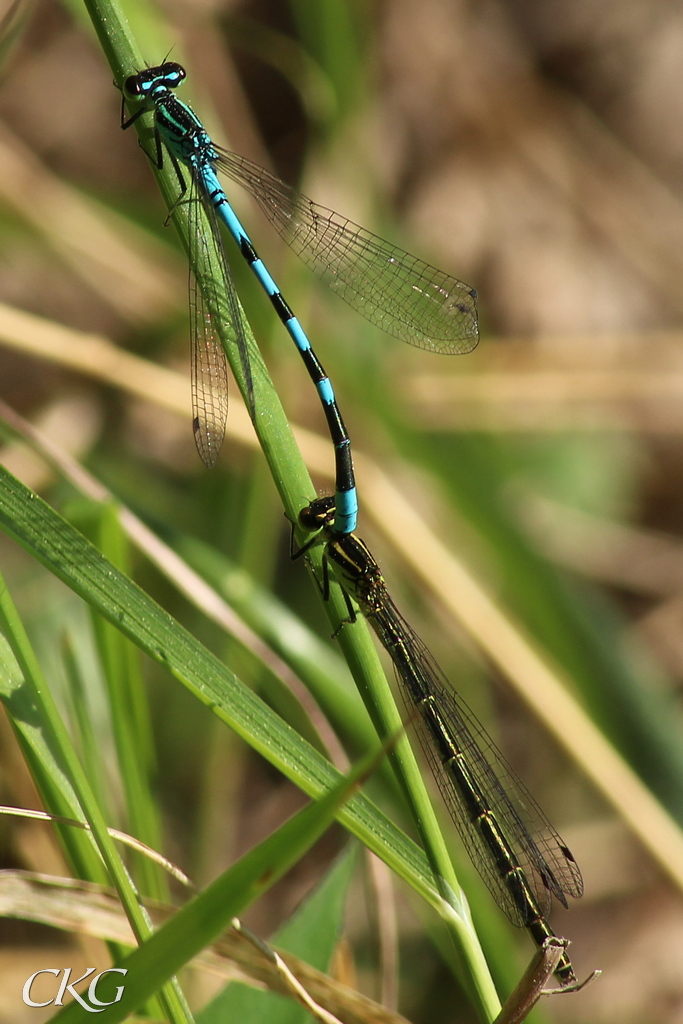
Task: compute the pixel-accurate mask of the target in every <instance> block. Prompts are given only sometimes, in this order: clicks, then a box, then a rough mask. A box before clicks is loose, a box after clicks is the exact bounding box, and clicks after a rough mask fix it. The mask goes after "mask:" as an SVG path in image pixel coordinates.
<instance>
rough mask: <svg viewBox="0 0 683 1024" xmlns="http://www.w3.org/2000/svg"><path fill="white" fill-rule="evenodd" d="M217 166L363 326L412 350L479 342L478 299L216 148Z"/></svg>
mask: <svg viewBox="0 0 683 1024" xmlns="http://www.w3.org/2000/svg"><path fill="white" fill-rule="evenodd" d="M216 149H217V152H218V153H219V154H220V155H219V158H218V161H217V166H218V167H219V168H220V169H221V170H222V171H223V172H224V173H225V174H226V175H227V176H228V177H229V178H231V179H232V180H233V181H236V182H237V183H238V184H240V185H242V186H243V187H244V188H246V189H247V191H248V192H250V193H251V194H252V195H253V197H254V198H255V199H256V201H257V202H258V204H259V206H260V207H261V209H262V210H263V212H264V213H265V215H266V217H268V219H269V220H270V222H271V223H272V224H273V226H274V227H275V229H276V230H277V231H278V233H279V234H280V235H281V236H282V237H283V238H284V240H285V241H286V242H287V244H288V245H289V246H290V247H291V248H292V250H293V251H294V252H295V253H296V254H297V256H299V257H300V258H301V259H302V260H303V261H304V263H305V264H306V265H307V266H308V267H309V268H310V269H311V270H312V271H313V272H314V273H315V274H317V275H318V277H320V278H321V279H322V280H323V281H325V282H326V283H327V284H328V285H329V286H330V288H332V290H333V291H335V292H336V293H337V294H338V295H340V296H341V297H342V298H343V299H344V300H345V301H346V302H348V303H349V305H351V306H353V307H354V309H356V310H358V312H359V313H361V314H362V316H364V317H365V318H366V319H367V320H369V321H370V323H373V324H375V325H376V326H378V327H380V328H381V329H382V330H384V331H386V332H387V333H388V334H392V335H394V336H395V337H397V338H399V339H400V340H401V341H405V342H408V344H410V345H415V346H416V347H417V348H424V349H428V350H430V351H432V352H440V353H445V354H455V353H466V352H471V350H472V349H473V348H474V347H475V346H476V344H477V341H478V340H479V332H478V325H477V293H476V292H475V290H474V289H473V288H470V287H469V285H466V284H463V282H462V281H458V280H457V279H456V278H454V277H449V275H448V274H444V273H443V271H441V270H437V269H436V268H435V267H432V266H430V265H429V264H428V263H424V262H423V261H422V260H420V259H418V258H417V257H416V256H411V255H410V253H407V252H404V250H403V249H399V248H398V247H397V246H395V245H391V244H390V243H389V242H385V241H384V240H383V239H381V238H379V237H378V236H377V235H373V234H372V232H370V231H367V230H366V229H365V228H362V227H359V225H358V224H354V223H353V221H350V220H347V219H346V218H345V217H341V216H340V215H339V214H338V213H334V212H333V211H332V210H328V209H326V208H325V207H324V206H318V204H317V203H314V202H313V201H312V200H310V199H308V198H307V197H306V196H304V195H302V194H301V193H300V192H297V191H296V190H295V189H292V188H290V187H289V185H285V183H284V182H282V181H280V179H279V178H276V177H275V176H274V175H272V174H270V173H269V172H268V171H266V170H265V169H264V168H263V167H259V165H258V164H254V163H252V162H251V161H250V160H247V159H245V158H244V157H241V156H238V155H237V154H235V153H230V152H228V151H227V150H223V149H219V148H218V147H216Z"/></svg>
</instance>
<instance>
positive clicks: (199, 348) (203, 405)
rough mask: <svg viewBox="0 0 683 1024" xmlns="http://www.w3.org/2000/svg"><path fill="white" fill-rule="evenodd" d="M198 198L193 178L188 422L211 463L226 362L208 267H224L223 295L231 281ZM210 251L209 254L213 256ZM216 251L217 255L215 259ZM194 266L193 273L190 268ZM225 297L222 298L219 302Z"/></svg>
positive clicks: (224, 405)
mask: <svg viewBox="0 0 683 1024" xmlns="http://www.w3.org/2000/svg"><path fill="white" fill-rule="evenodd" d="M199 210H200V200H199V196H198V194H197V188H196V183H195V182H194V181H193V183H192V188H191V191H190V199H189V229H190V278H189V289H188V292H189V304H190V364H191V376H192V428H193V430H194V439H195V443H196V445H197V451H198V452H199V455H200V457H201V459H202V461H203V462H204V464H205V465H206V466H207V467H208V468H209V469H211V467H212V466H213V465H214V464H215V462H216V459H217V458H218V453H219V451H220V448H221V445H222V443H223V437H224V435H225V424H226V421H227V417H228V368H227V363H226V358H225V351H224V349H223V345H222V343H221V340H220V336H219V334H218V330H217V326H216V317H217V316H218V312H217V311H218V310H220V308H221V299H222V296H220V295H219V294H218V289H217V288H216V282H215V279H214V277H213V275H211V274H209V273H208V271H209V268H210V266H211V264H212V263H213V266H216V265H219V266H222V267H223V274H222V276H223V278H224V280H223V282H222V285H223V290H224V291H225V294H226V295H227V294H228V292H229V290H230V289H231V287H232V284H231V282H230V280H229V278H228V276H227V267H225V258H224V257H222V258H221V256H222V250H221V243H220V237H219V236H217V235H216V233H215V232H213V231H212V232H211V236H210V237H208V238H207V235H206V232H205V231H204V228H203V225H202V222H201V221H200V218H199ZM212 256H213V257H214V259H213V260H212ZM216 257H217V259H216ZM193 267H194V268H196V273H195V272H193V270H192V268H193ZM224 304H225V300H223V305H224Z"/></svg>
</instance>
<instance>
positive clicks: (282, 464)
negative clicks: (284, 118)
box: [84, 0, 498, 1020]
mask: <svg viewBox="0 0 683 1024" xmlns="http://www.w3.org/2000/svg"><path fill="white" fill-rule="evenodd" d="M84 2H85V5H86V8H87V10H88V12H89V14H90V17H91V18H92V20H93V24H94V25H95V29H96V31H97V34H98V37H99V38H100V41H101V42H102V45H103V48H104V51H105V53H106V55H107V57H108V59H109V61H110V64H111V67H112V70H113V72H114V80H115V82H117V83H118V84H121V83H122V82H123V81H125V78H126V77H127V76H128V75H130V74H132V73H134V72H136V71H137V70H139V68H140V67H144V66H145V62H144V61H143V59H142V58H141V56H140V55H139V54H138V52H137V49H136V47H135V44H134V42H133V40H132V38H131V36H130V33H129V31H128V27H127V25H126V24H125V21H124V20H123V18H122V15H121V11H120V8H119V5H118V4H117V3H116V2H115V0H84ZM145 122H149V117H148V116H145V117H141V118H139V119H138V121H137V122H136V127H137V128H138V130H139V133H140V138H141V141H142V144H143V146H144V147H145V149H146V151H148V152H151V151H153V150H152V148H151V144H152V138H151V133H150V129H149V127H148V126H147V125H146V124H145ZM153 169H154V171H155V173H156V176H157V180H158V182H159V185H160V188H161V191H162V194H163V196H164V199H165V202H166V204H167V206H168V209H169V211H171V216H172V219H173V221H174V224H175V226H176V229H177V230H178V232H179V235H180V238H181V241H182V244H183V247H184V248H185V251H186V253H187V254H188V257H189V256H190V248H191V247H190V245H189V233H188V227H189V225H188V211H187V204H183V203H180V204H178V203H177V191H178V183H177V178H176V175H175V171H174V169H173V167H172V166H171V165H170V161H166V162H165V164H164V166H163V167H162V168H161V170H159V171H157V169H156V168H153ZM202 215H203V211H202ZM204 230H205V232H206V233H207V237H208V236H209V232H210V225H209V224H208V221H207V220H205V223H204ZM197 248H199V247H197ZM210 264H211V260H210V259H209V261H208V263H204V262H203V263H202V264H201V265H193V266H192V270H193V273H194V274H195V277H196V280H197V281H198V282H199V283H200V284H201V282H202V281H204V280H206V279H208V278H209V277H213V279H214V282H215V283H216V287H215V288H214V289H212V291H213V293H214V294H220V282H221V280H222V279H221V276H220V272H219V268H218V267H217V266H211V265H210ZM206 298H207V300H208V299H209V298H210V295H207V296H206ZM212 312H214V313H215V314H216V321H217V324H218V329H219V335H220V337H221V341H222V343H223V345H224V347H225V351H226V355H227V358H228V361H229V363H230V367H231V369H232V372H233V375H234V377H235V379H236V381H237V383H238V385H239V387H240V390H241V391H242V394H243V396H244V395H246V383H245V380H244V373H243V367H242V365H241V360H240V358H239V353H238V351H237V345H236V343H235V338H234V336H233V333H232V330H231V328H230V327H229V326H228V322H229V321H228V320H227V318H226V317H225V316H224V313H225V311H224V310H222V309H218V310H215V309H213V308H212ZM221 314H223V315H221ZM247 344H248V355H249V361H250V367H251V373H252V380H253V394H254V406H255V408H256V410H257V415H256V417H255V419H254V429H255V431H256V433H257V436H258V438H259V442H260V444H261V447H262V450H263V452H264V455H265V458H266V460H267V462H268V465H269V467H270V470H271V474H272V476H273V480H274V482H275V485H276V487H277V489H278V492H279V493H280V496H281V498H282V501H283V505H284V508H285V512H286V514H287V516H288V517H289V518H290V520H291V521H292V522H293V523H295V524H297V523H298V514H299V511H300V509H301V508H302V507H304V506H305V505H307V504H308V503H309V501H310V500H311V499H312V498H313V497H314V496H315V491H314V489H313V485H312V483H311V480H310V477H309V475H308V472H307V470H306V466H305V464H304V462H303V459H302V458H301V454H300V452H299V451H298V448H297V446H296V443H295V441H294V438H293V436H292V433H291V430H290V428H289V424H288V422H287V419H286V417H285V414H284V410H283V409H282V405H281V403H280V401H279V397H278V395H277V393H276V392H275V389H274V388H273V385H272V382H271V381H270V378H269V376H268V373H267V370H266V367H265V365H264V363H263V360H262V358H261V355H260V352H259V351H258V347H257V346H256V343H255V341H254V339H253V335H251V333H250V332H249V333H248V335H247ZM299 532H300V531H299ZM321 558H322V552H321V550H320V547H319V546H316V547H314V548H313V549H312V550H311V562H312V563H313V572H314V573H316V572H317V573H318V574H320V569H321ZM327 610H328V615H329V617H330V620H331V622H332V623H333V626H334V627H335V630H336V629H338V628H339V626H340V625H341V623H342V622H343V620H344V616H345V612H346V607H345V603H344V601H343V599H342V596H341V593H337V594H336V595H334V596H333V598H332V599H331V600H330V601H329V602H328V609H327ZM340 644H341V647H342V650H343V652H344V655H345V657H346V658H347V661H348V663H349V666H350V668H351V671H352V673H353V675H354V679H355V680H356V683H357V684H358V686H359V688H360V690H361V693H362V694H363V695H364V699H365V700H366V702H367V703H368V705H369V706H372V707H373V717H374V719H375V721H376V723H377V722H378V723H380V725H381V726H382V728H383V729H384V726H385V725H386V726H389V725H390V723H392V722H393V723H396V722H400V716H399V715H398V711H397V710H396V707H395V703H394V701H393V697H392V694H391V691H390V689H389V687H388V684H387V683H386V679H385V677H384V674H383V671H382V668H381V665H380V663H379V659H378V656H377V652H376V649H375V647H374V644H373V642H372V640H371V638H370V636H369V632H368V629H367V626H366V624H365V623H364V622H360V621H359V622H358V623H356V624H355V625H354V626H353V628H352V629H351V628H345V629H343V630H342V631H341V635H340ZM378 701H379V702H380V703H379V706H378V705H377V702H378ZM383 734H384V735H386V732H384V733H383ZM400 749H401V753H400V754H399V755H397V758H396V763H397V770H398V771H399V772H400V773H401V778H402V785H403V788H404V791H405V792H406V793H407V794H408V799H409V804H410V807H411V810H412V812H413V814H414V815H415V818H416V821H417V823H418V827H419V830H420V835H421V838H422V840H423V842H424V843H425V845H426V848H427V849H428V851H429V853H428V857H429V860H430V863H431V864H432V868H433V870H434V873H435V875H436V878H437V879H438V888H439V890H440V892H441V895H442V897H443V898H444V900H445V902H446V904H448V905H450V906H451V907H452V909H453V911H454V913H453V916H452V917H450V924H451V934H452V935H453V939H454V942H455V946H456V949H457V950H458V954H459V956H458V961H459V964H460V966H461V967H463V966H464V965H465V964H467V967H465V968H464V969H463V970H462V971H461V972H460V974H461V979H462V980H463V982H464V983H465V984H466V986H467V988H468V991H469V992H470V995H471V997H472V998H473V1000H474V1002H475V1004H476V1005H477V1006H478V1007H479V1009H480V1012H481V1013H482V1015H483V1017H484V1019H486V1020H488V1019H491V1018H492V1016H495V1014H496V1013H497V1012H498V1000H497V996H496V994H495V989H494V987H493V983H492V981H491V978H490V975H489V974H488V971H487V970H486V969H485V966H484V961H483V955H482V954H481V950H480V949H479V950H478V952H476V954H475V951H474V948H473V930H472V928H471V923H470V922H469V914H468V912H467V911H466V910H464V907H463V903H462V900H461V899H460V898H459V895H458V894H459V893H460V889H459V885H458V882H457V879H456V877H455V873H454V871H453V866H452V863H451V861H450V858H449V856H448V853H447V851H446V848H445V843H444V841H443V837H442V835H441V833H440V830H439V827H438V823H437V821H436V817H435V814H434V811H433V808H432V806H431V803H430V801H429V798H428V796H427V794H426V790H425V787H424V782H423V780H422V777H421V774H420V771H419V768H418V767H417V764H416V761H415V758H414V755H413V753H412V750H411V749H410V745H409V744H408V743H407V741H403V742H402V743H401V744H400ZM483 966H484V970H482V967H483Z"/></svg>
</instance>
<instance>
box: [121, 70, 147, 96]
mask: <svg viewBox="0 0 683 1024" xmlns="http://www.w3.org/2000/svg"><path fill="white" fill-rule="evenodd" d="M123 91H124V92H125V93H126V95H127V96H141V95H142V93H143V92H144V89H143V86H142V82H141V81H140V76H139V75H130V77H129V78H127V79H126V80H125V82H124V83H123Z"/></svg>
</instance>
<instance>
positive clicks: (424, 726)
mask: <svg viewBox="0 0 683 1024" xmlns="http://www.w3.org/2000/svg"><path fill="white" fill-rule="evenodd" d="M370 621H371V623H372V624H373V625H374V627H375V629H376V632H377V633H378V636H379V637H380V640H381V641H382V643H383V644H384V645H385V647H386V649H387V651H388V653H389V654H390V655H391V658H392V661H393V664H394V668H395V671H396V675H397V678H398V680H399V684H400V689H401V693H402V696H403V699H404V701H405V703H406V706H407V708H408V709H409V710H410V711H412V710H413V708H415V707H417V708H418V709H419V710H420V717H419V718H418V722H419V726H418V734H419V738H420V743H421V745H422V748H423V750H424V752H425V754H426V756H427V759H428V761H429V763H430V767H431V769H432V772H433V774H434V777H435V778H436V781H437V783H438V785H439V789H440V790H441V794H442V796H443V798H444V801H445V803H446V806H447V807H448V810H449V812H450V815H451V817H452V819H453V821H454V823H455V825H456V827H457V829H458V831H459V833H460V836H461V839H462V841H463V844H464V846H465V848H466V850H467V852H468V854H469V857H470V859H471V860H472V862H473V864H474V865H475V867H476V868H477V870H478V871H479V873H480V875H481V876H482V878H483V879H484V881H485V882H486V885H487V886H488V888H489V890H490V892H491V894H492V895H493V897H494V899H495V900H496V902H497V903H498V906H499V907H500V908H501V910H502V911H503V912H504V913H505V914H506V915H507V917H508V918H509V919H510V920H511V921H512V923H513V924H516V925H518V926H519V927H524V926H525V925H526V924H527V923H528V921H527V919H526V917H527V915H526V914H525V907H524V903H523V901H521V902H518V901H516V900H515V897H514V896H513V892H512V891H511V889H510V887H509V886H508V885H507V884H506V882H505V871H506V868H508V867H510V866H511V865H512V863H513V862H516V863H517V864H518V865H519V866H520V867H521V868H522V870H523V872H524V875H525V877H526V881H527V884H528V885H529V888H530V890H531V892H532V893H533V896H534V898H535V900H536V902H537V904H538V909H539V910H540V911H541V913H542V914H543V916H547V914H548V912H549V910H550V904H551V897H552V896H554V897H555V898H556V899H557V900H559V901H560V903H562V905H563V906H565V907H566V906H567V896H572V897H575V898H578V897H579V896H581V895H582V893H583V879H582V878H581V872H580V871H579V868H578V865H577V864H576V861H575V860H574V858H573V856H572V854H571V851H570V850H569V849H568V847H567V846H566V844H565V843H564V842H563V841H562V839H561V838H560V836H559V835H558V833H557V832H556V831H555V829H554V828H553V826H552V825H551V824H550V822H549V821H548V819H547V817H546V816H545V814H544V813H543V811H542V810H541V808H540V807H539V805H538V804H537V803H536V801H535V800H534V798H533V797H532V796H531V794H530V793H529V791H528V789H527V788H526V786H525V785H524V783H523V782H522V781H521V780H520V779H519V778H518V776H517V775H516V774H515V772H514V771H513V769H512V768H511V767H510V765H509V764H508V763H507V761H506V760H505V758H504V757H503V755H502V754H501V752H500V751H499V750H498V748H497V747H496V745H495V744H494V742H493V740H492V739H491V737H490V736H489V735H488V734H487V732H486V730H485V729H484V727H483V726H482V725H481V724H480V722H479V721H478V720H477V719H476V717H475V716H474V715H473V713H472V712H471V711H470V710H469V708H468V707H467V706H466V704H465V703H464V701H463V700H462V699H461V698H460V697H459V696H458V695H457V694H456V693H455V691H454V690H453V689H452V688H451V686H450V684H449V683H448V681H447V680H446V678H445V676H444V674H443V672H442V671H441V669H440V668H439V666H438V665H437V664H436V662H435V661H434V659H433V657H432V655H431V654H430V653H429V651H428V650H427V648H426V647H425V645H424V644H423V642H422V641H421V640H420V638H419V637H418V636H417V634H416V633H415V632H414V631H413V630H412V629H411V627H410V626H409V625H408V623H407V622H406V621H405V620H404V619H403V617H402V616H401V614H400V612H399V611H398V610H397V609H396V607H395V605H394V604H393V602H391V599H390V598H388V595H387V602H386V603H385V606H384V607H383V608H382V609H381V610H380V611H379V612H378V613H376V614H373V615H371V616H370ZM429 695H431V696H432V697H433V698H434V702H435V703H434V706H435V707H436V708H438V722H439V723H440V726H442V727H443V730H444V733H445V735H444V736H441V735H437V731H438V730H436V729H435V728H434V720H433V719H430V718H429V716H428V715H427V714H425V705H424V703H423V702H424V699H425V697H427V696H429ZM447 754H448V755H452V756H455V757H459V758H461V761H462V764H463V765H465V766H466V770H465V773H464V774H465V778H466V780H467V783H466V784H463V778H462V777H460V776H458V774H457V773H456V772H453V771H450V770H449V767H448V763H447V762H446V755H447ZM468 786H469V787H470V791H469V792H468ZM473 793H474V798H473V796H472V794H473ZM474 804H476V805H477V806H478V807H485V808H486V810H488V811H489V812H490V813H491V815H492V817H493V819H494V823H495V826H496V828H494V830H493V831H494V833H495V832H496V831H497V832H498V833H499V834H500V837H501V838H502V846H500V845H499V846H498V848H496V847H495V844H492V841H491V833H490V832H489V838H488V840H487V838H485V836H484V834H483V833H482V831H481V829H480V828H479V826H478V824H477V820H476V815H475V814H474V813H473V805H474ZM511 858H512V859H511ZM527 909H528V908H527Z"/></svg>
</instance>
